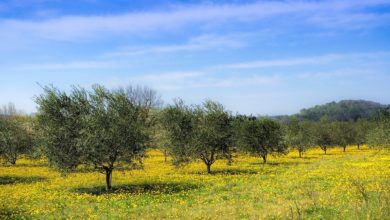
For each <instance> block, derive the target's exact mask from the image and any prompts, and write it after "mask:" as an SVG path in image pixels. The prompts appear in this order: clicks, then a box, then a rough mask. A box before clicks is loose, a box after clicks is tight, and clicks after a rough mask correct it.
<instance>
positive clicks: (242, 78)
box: [108, 71, 281, 91]
mask: <svg viewBox="0 0 390 220" xmlns="http://www.w3.org/2000/svg"><path fill="white" fill-rule="evenodd" d="M280 80H281V78H280V77H279V76H277V75H267V74H248V75H233V76H222V75H219V74H214V73H210V72H196V71H194V72H191V71H190V72H184V71H183V72H172V73H160V74H146V75H140V76H133V77H128V78H126V79H123V78H121V79H119V78H114V79H111V80H110V82H109V83H108V85H109V86H110V87H118V86H125V85H128V84H141V85H148V86H150V87H152V88H155V89H157V90H161V91H176V90H178V91H179V90H188V89H207V88H237V87H247V86H258V85H271V84H275V83H278V82H280Z"/></svg>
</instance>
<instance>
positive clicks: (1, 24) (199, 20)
mask: <svg viewBox="0 0 390 220" xmlns="http://www.w3.org/2000/svg"><path fill="white" fill-rule="evenodd" d="M388 4H390V1H389V0H362V1H358V2H357V1H354V0H346V1H342V2H340V1H260V2H255V3H247V4H220V5H217V4H203V5H197V6H195V5H192V6H188V5H186V6H182V5H179V6H177V7H173V8H170V9H166V10H164V11H146V12H130V13H125V14H120V15H104V16H102V15H89V16H66V15H65V16H62V17H57V18H52V19H47V20H38V21H29V20H15V19H6V20H1V21H0V32H3V33H4V32H14V33H18V34H29V35H30V34H32V35H33V36H37V37H41V38H45V39H54V40H79V39H80V38H96V37H102V36H105V35H107V34H110V35H113V34H114V35H115V34H123V33H127V34H128V33H132V34H140V33H144V32H149V31H153V32H156V31H157V32H161V31H164V30H170V29H176V28H183V27H184V28H189V27H191V26H192V25H194V24H201V25H210V24H218V23H221V22H222V23H227V22H229V23H231V22H244V23H246V22H254V21H259V20H264V19H268V18H271V17H275V19H274V20H277V19H278V18H279V19H283V20H285V18H286V17H284V16H289V21H294V20H295V21H296V22H300V23H302V22H304V23H314V24H316V25H322V24H325V25H327V26H333V27H338V28H340V27H342V28H344V29H345V28H346V27H348V26H349V25H351V26H353V25H355V24H361V22H362V21H364V23H365V24H366V25H367V22H369V23H373V22H375V23H384V24H388V21H389V20H388V19H389V18H388V16H387V15H385V16H383V15H381V14H370V13H368V12H367V13H366V12H365V10H364V9H365V8H367V7H375V6H378V5H388ZM383 19H384V20H383Z"/></svg>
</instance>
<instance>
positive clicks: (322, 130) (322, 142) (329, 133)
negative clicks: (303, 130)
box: [313, 117, 336, 154]
mask: <svg viewBox="0 0 390 220" xmlns="http://www.w3.org/2000/svg"><path fill="white" fill-rule="evenodd" d="M313 132H314V143H315V144H316V145H318V146H319V147H320V148H321V149H322V150H323V151H324V153H325V154H326V151H327V150H328V148H329V147H332V146H334V145H335V143H336V141H335V135H334V129H333V126H332V123H331V122H330V121H329V120H328V119H327V118H326V117H325V118H322V119H321V122H319V123H315V124H314V128H313Z"/></svg>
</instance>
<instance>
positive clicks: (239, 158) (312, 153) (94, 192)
mask: <svg viewBox="0 0 390 220" xmlns="http://www.w3.org/2000/svg"><path fill="white" fill-rule="evenodd" d="M233 160H234V161H233V163H232V164H231V165H227V164H226V161H223V160H219V161H217V162H216V163H215V164H214V165H213V166H212V174H207V172H206V170H205V165H204V164H203V163H202V162H195V163H191V164H188V165H185V166H181V167H175V166H173V165H172V163H171V162H170V159H169V158H168V161H167V162H165V161H164V156H163V154H162V153H161V152H160V151H157V150H150V151H148V153H147V157H146V158H145V159H144V162H143V167H142V168H138V169H135V170H134V169H133V170H120V169H117V170H114V173H113V177H112V178H113V181H112V182H113V190H112V191H111V192H110V193H106V191H105V189H104V188H105V176H104V175H102V174H100V173H97V172H95V173H94V172H92V173H91V172H82V171H80V172H77V173H71V174H67V175H64V174H61V173H59V172H57V171H55V170H53V169H50V168H48V167H47V165H46V162H45V161H44V160H41V161H32V160H28V159H21V160H19V161H18V163H17V164H16V165H13V166H6V165H2V166H0V219H62V218H64V219H161V218H164V219H388V218H389V216H390V154H389V153H388V152H385V151H378V150H372V149H369V148H367V147H361V148H360V150H358V149H357V148H356V146H349V147H348V148H347V152H342V149H341V148H332V149H329V151H328V153H327V155H324V154H323V151H322V150H320V149H311V150H309V151H308V152H306V153H305V154H304V155H303V157H302V158H299V157H298V153H297V152H291V153H289V154H288V155H282V156H273V157H270V158H269V162H268V164H263V163H262V162H261V158H256V157H251V156H247V155H236V156H235V157H234V158H233Z"/></svg>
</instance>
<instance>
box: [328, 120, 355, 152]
mask: <svg viewBox="0 0 390 220" xmlns="http://www.w3.org/2000/svg"><path fill="white" fill-rule="evenodd" d="M355 124H356V123H352V122H333V135H334V137H333V140H334V143H333V144H334V145H337V146H341V147H343V149H344V152H345V149H346V147H347V145H352V144H355V143H357V142H358V140H357V137H358V136H357V127H355Z"/></svg>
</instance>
